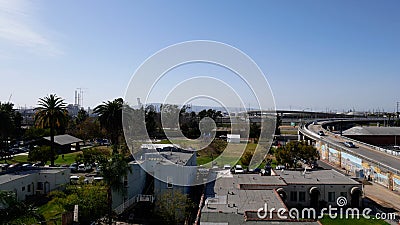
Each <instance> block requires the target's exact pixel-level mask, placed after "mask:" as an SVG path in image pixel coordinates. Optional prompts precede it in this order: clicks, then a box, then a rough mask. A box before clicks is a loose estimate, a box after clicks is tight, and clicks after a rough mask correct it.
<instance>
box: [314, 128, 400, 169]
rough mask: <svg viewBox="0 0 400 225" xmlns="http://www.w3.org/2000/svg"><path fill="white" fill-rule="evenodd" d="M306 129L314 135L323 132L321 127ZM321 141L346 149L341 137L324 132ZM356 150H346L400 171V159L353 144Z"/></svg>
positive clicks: (343, 139)
mask: <svg viewBox="0 0 400 225" xmlns="http://www.w3.org/2000/svg"><path fill="white" fill-rule="evenodd" d="M308 129H309V130H310V131H312V132H314V133H315V134H317V133H318V131H320V130H323V131H324V132H325V130H324V129H323V128H322V127H321V125H312V124H311V125H309V126H308ZM321 138H322V140H324V141H327V142H328V143H334V144H338V145H341V146H343V147H344V148H347V147H345V146H344V144H343V142H345V141H347V139H345V138H343V137H341V136H340V135H333V134H330V133H327V132H325V136H322V137H321ZM355 145H356V148H347V149H348V150H350V151H352V152H355V153H357V154H359V155H362V156H365V157H367V158H369V159H371V160H372V161H374V162H380V163H382V164H385V165H386V166H389V167H392V168H394V169H397V170H399V171H400V157H398V156H394V155H390V154H388V153H385V152H381V151H379V150H374V149H372V148H371V147H369V146H364V145H361V144H359V143H355Z"/></svg>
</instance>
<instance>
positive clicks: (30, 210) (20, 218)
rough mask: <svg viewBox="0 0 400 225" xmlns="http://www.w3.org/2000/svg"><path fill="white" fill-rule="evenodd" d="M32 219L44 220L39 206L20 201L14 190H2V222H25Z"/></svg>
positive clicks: (0, 199)
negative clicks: (38, 209) (38, 208)
mask: <svg viewBox="0 0 400 225" xmlns="http://www.w3.org/2000/svg"><path fill="white" fill-rule="evenodd" d="M30 219H33V220H35V221H43V220H44V219H43V216H42V215H41V214H39V213H38V211H37V208H35V207H33V206H32V205H29V204H26V203H25V202H22V201H18V200H17V198H16V196H15V193H14V192H8V191H1V190H0V224H24V222H25V221H31V220H30Z"/></svg>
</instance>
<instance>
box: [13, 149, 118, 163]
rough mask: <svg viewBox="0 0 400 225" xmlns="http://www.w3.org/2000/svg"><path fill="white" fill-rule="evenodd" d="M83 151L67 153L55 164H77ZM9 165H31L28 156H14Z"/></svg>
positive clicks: (60, 156) (59, 157)
mask: <svg viewBox="0 0 400 225" xmlns="http://www.w3.org/2000/svg"><path fill="white" fill-rule="evenodd" d="M93 148H97V149H100V150H109V151H110V152H111V148H110V147H107V146H97V147H93ZM81 153H82V151H79V152H71V153H67V154H64V159H63V157H62V155H59V156H58V158H57V159H56V160H55V161H54V164H56V165H65V164H68V165H70V164H72V163H74V162H75V158H76V156H77V155H78V154H81ZM7 163H10V164H13V163H29V161H28V155H17V156H14V157H13V158H12V159H7ZM47 164H48V165H50V162H47Z"/></svg>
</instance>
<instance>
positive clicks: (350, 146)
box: [344, 141, 356, 148]
mask: <svg viewBox="0 0 400 225" xmlns="http://www.w3.org/2000/svg"><path fill="white" fill-rule="evenodd" d="M344 145H345V146H346V147H348V148H355V147H356V146H355V145H354V144H353V142H351V141H346V142H344Z"/></svg>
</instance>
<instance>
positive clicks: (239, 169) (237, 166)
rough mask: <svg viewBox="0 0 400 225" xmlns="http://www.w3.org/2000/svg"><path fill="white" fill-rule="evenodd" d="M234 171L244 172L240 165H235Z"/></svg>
mask: <svg viewBox="0 0 400 225" xmlns="http://www.w3.org/2000/svg"><path fill="white" fill-rule="evenodd" d="M235 173H244V170H243V167H242V166H241V165H236V166H235Z"/></svg>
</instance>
